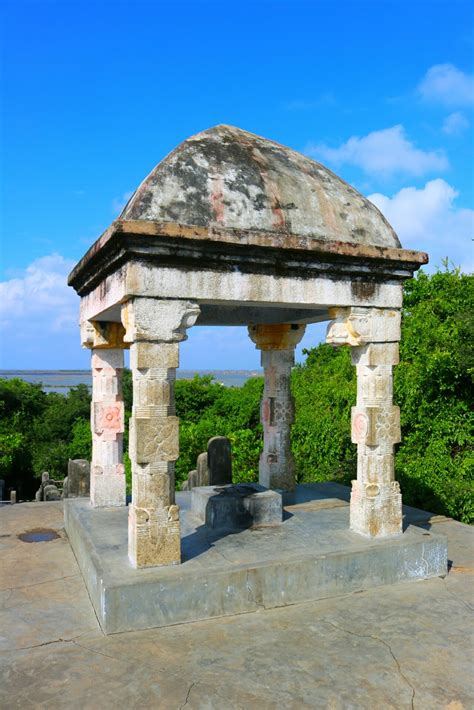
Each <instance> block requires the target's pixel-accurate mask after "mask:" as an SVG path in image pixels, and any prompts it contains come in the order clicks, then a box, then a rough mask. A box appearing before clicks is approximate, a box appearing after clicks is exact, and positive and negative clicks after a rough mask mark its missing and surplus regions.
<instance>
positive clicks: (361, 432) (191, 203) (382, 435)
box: [69, 126, 428, 568]
mask: <svg viewBox="0 0 474 710" xmlns="http://www.w3.org/2000/svg"><path fill="white" fill-rule="evenodd" d="M427 261H428V257H427V255H426V254H424V253H422V252H417V251H410V250H407V249H403V248H402V247H401V244H400V242H399V240H398V238H397V235H396V234H395V232H394V230H393V229H392V227H391V226H390V225H389V224H388V222H387V221H386V219H385V218H384V217H383V216H382V214H381V213H380V212H379V211H378V209H377V208H376V207H375V206H374V205H373V204H372V203H371V202H370V201H369V200H367V199H366V198H365V197H363V196H362V195H361V194H360V193H359V192H357V191H356V190H355V189H354V188H352V187H351V186H350V185H348V184H347V183H346V182H344V181H343V180H341V179H340V178H339V177H338V176H337V175H335V174H334V173H332V172H331V171H330V170H328V169H327V168H326V167H324V166H323V165H320V164H319V163H316V162H314V161H313V160H310V159H309V158H307V157H305V156H303V155H301V154H299V153H297V152H295V151H294V150H291V149H289V148H286V147H284V146H282V145H279V144H277V143H274V142H272V141H270V140H266V139H264V138H261V137H259V136H256V135H253V134H251V133H247V132H246V131H243V130H240V129H238V128H234V127H232V126H216V127H215V128H211V129H209V130H206V131H203V132H202V133H199V134H197V135H195V136H192V137H191V138H189V139H187V140H185V141H184V142H183V143H181V144H180V145H179V146H178V147H177V148H176V149H175V150H173V151H172V152H171V153H170V154H169V155H168V156H167V157H166V158H165V159H164V160H162V161H161V162H160V163H159V164H158V165H157V167H156V168H155V169H154V170H152V172H151V173H150V174H149V175H148V177H146V178H145V180H144V181H143V182H142V184H141V185H140V186H139V187H138V188H137V190H136V191H135V193H134V194H133V196H132V197H131V199H130V200H129V202H128V204H127V205H126V207H125V208H124V210H123V212H122V214H121V215H120V217H119V218H118V219H116V220H115V221H114V222H113V223H112V224H111V225H110V227H109V228H108V229H107V230H106V231H105V232H104V233H103V234H102V236H101V237H100V238H99V239H98V240H97V241H96V242H95V244H93V246H92V247H91V248H90V249H89V251H88V252H87V253H86V254H85V256H84V257H83V258H82V259H81V261H80V262H79V263H78V264H77V266H76V267H75V268H74V270H73V271H72V273H71V275H70V277H69V284H70V285H71V286H72V287H73V288H74V289H75V290H76V291H77V293H78V294H79V296H80V297H81V305H80V313H81V315H80V321H81V335H82V345H83V346H84V347H86V348H90V350H91V355H92V373H93V387H92V414H91V426H92V433H93V454H92V467H91V490H90V503H91V505H92V507H93V508H94V509H101V508H107V509H109V508H111V507H124V506H125V504H126V501H125V473H124V466H123V460H122V454H123V452H122V448H123V446H122V441H123V433H124V409H123V401H122V394H121V376H122V370H123V366H124V358H123V351H124V349H126V348H130V367H131V369H132V373H133V411H132V416H131V419H130V432H129V453H130V459H131V463H132V479H133V490H132V502H131V504H130V505H129V508H128V554H129V559H130V560H131V563H132V565H133V566H134V567H136V568H142V567H157V566H163V565H173V564H179V563H180V561H181V534H180V509H179V507H178V505H176V502H175V480H174V464H175V461H176V459H177V458H178V455H179V446H178V435H179V421H178V419H177V417H176V414H175V406H174V397H173V385H174V380H175V373H176V368H177V367H178V365H179V344H180V342H181V341H183V340H185V339H186V333H187V330H188V329H189V328H191V327H192V326H194V325H207V326H210V325H246V326H248V330H249V336H250V338H251V339H252V341H253V342H254V343H255V345H256V347H257V348H258V349H259V350H260V351H261V361H262V366H263V368H264V375H265V387H264V395H263V401H262V407H261V416H262V424H263V429H264V441H263V453H262V456H261V460H260V483H261V484H262V485H263V486H265V487H267V488H271V489H275V490H278V491H292V490H293V489H294V488H295V471H294V462H293V458H292V454H291V446H290V433H291V425H292V421H293V401H292V397H291V392H290V373H291V368H292V366H293V364H294V351H295V346H296V345H297V344H298V342H299V341H300V340H301V338H302V336H303V334H304V330H305V326H306V324H308V323H315V322H320V321H330V323H329V326H328V332H327V342H328V343H331V344H332V345H334V346H340V345H346V346H349V347H350V348H351V351H352V362H353V364H354V366H355V367H356V369H357V402H356V403H355V406H354V407H353V411H352V440H353V442H354V443H355V444H357V447H358V464H357V480H355V481H353V484H352V494H351V500H350V528H351V530H352V531H353V532H354V533H357V534H358V535H359V536H360V538H361V540H362V541H363V540H365V539H367V540H370V539H378V538H386V537H391V536H397V535H399V534H400V533H401V532H402V501H401V494H400V490H399V486H398V483H397V482H396V481H395V479H394V445H395V444H396V443H397V442H399V441H400V417H399V410H398V407H396V406H394V404H393V402H392V370H393V367H394V365H396V364H397V362H398V344H399V340H400V309H401V306H402V284H403V281H404V280H405V279H407V278H410V277H411V276H412V275H413V273H414V271H416V270H417V269H418V268H419V267H420V266H421V265H422V264H425V263H426V262H427Z"/></svg>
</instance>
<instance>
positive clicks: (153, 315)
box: [122, 298, 199, 567]
mask: <svg viewBox="0 0 474 710" xmlns="http://www.w3.org/2000/svg"><path fill="white" fill-rule="evenodd" d="M198 315H199V307H198V306H196V305H195V304H193V303H188V302H186V301H161V300H158V299H153V298H134V299H132V300H130V301H127V303H126V304H124V306H123V307H122V321H123V323H124V325H125V328H126V336H125V340H126V341H128V342H130V343H132V345H131V348H130V367H131V369H132V374H133V409H132V416H131V419H130V444H129V453H130V459H131V463H132V503H131V505H130V506H129V516H128V553H129V557H130V560H131V562H132V564H133V565H134V566H135V567H154V566H157V565H169V564H179V563H180V562H181V540H180V525H179V508H178V506H177V505H175V482H174V465H175V461H176V459H177V458H178V454H179V421H178V418H177V417H176V416H175V405H174V380H175V375H176V368H177V367H178V360H179V341H181V340H185V339H186V332H185V331H186V328H188V327H190V326H191V325H193V324H194V322H195V321H196V318H197V317H198Z"/></svg>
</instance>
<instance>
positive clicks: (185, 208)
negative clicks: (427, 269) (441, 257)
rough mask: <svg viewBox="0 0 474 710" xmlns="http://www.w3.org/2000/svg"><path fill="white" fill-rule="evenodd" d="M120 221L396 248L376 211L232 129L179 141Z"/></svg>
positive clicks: (313, 170) (326, 174) (275, 148)
mask: <svg viewBox="0 0 474 710" xmlns="http://www.w3.org/2000/svg"><path fill="white" fill-rule="evenodd" d="M120 219H121V220H138V221H140V220H143V221H153V222H161V223H167V222H171V223H179V224H181V225H187V226H196V227H202V228H212V227H214V228H216V227H218V228H220V229H233V230H245V231H248V232H252V231H258V232H269V233H275V234H279V235H282V234H283V235H284V234H293V235H297V236H304V237H314V238H315V239H319V240H327V241H334V240H336V241H342V242H350V243H353V244H364V245H373V246H381V247H400V242H399V240H398V237H397V235H396V234H395V232H394V230H393V229H392V228H391V226H390V225H389V224H388V222H387V221H386V219H385V218H384V217H383V215H382V214H381V213H380V212H379V210H378V209H377V208H376V207H375V205H373V204H372V203H371V202H370V201H369V200H367V199H366V198H365V197H364V196H363V195H361V194H360V193H359V192H357V190H355V189H354V188H353V187H351V186H350V185H348V184H347V183H346V182H344V180H341V178H339V177H338V176H337V175H335V174H334V173H333V172H331V171H330V170H328V169H327V168H326V167H324V166H323V165H321V164H320V163H317V162H315V161H314V160H311V159H310V158H307V157H306V156H304V155H301V153H297V152H296V151H294V150H291V149H290V148H286V147H285V146H282V145H280V144H278V143H274V142H273V141H269V140H266V139H265V138H260V137H259V136H256V135H254V134H253V133H248V132H247V131H242V130H241V129H239V128H235V127H233V126H216V127H215V128H209V129H208V130H206V131H203V132H202V133H198V134H197V135H195V136H192V137H191V138H188V139H187V140H185V141H184V142H183V143H181V144H180V145H179V146H178V147H177V148H175V150H173V151H172V152H171V153H170V154H169V155H168V156H167V157H166V158H165V159H164V160H162V161H161V163H159V164H158V165H157V166H156V168H155V169H154V170H152V172H151V173H150V174H149V175H148V177H147V178H146V179H145V180H144V181H143V183H142V184H141V185H140V187H139V188H138V189H137V190H136V192H135V193H134V195H133V196H132V198H131V199H130V200H129V202H128V204H127V205H126V207H125V209H124V210H123V212H122V214H121V215H120Z"/></svg>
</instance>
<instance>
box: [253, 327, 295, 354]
mask: <svg viewBox="0 0 474 710" xmlns="http://www.w3.org/2000/svg"><path fill="white" fill-rule="evenodd" d="M305 329H306V326H305V325H298V324H296V323H276V324H273V325H249V327H248V331H249V336H250V339H251V340H252V341H253V342H254V343H255V346H256V347H257V348H258V349H259V350H294V348H295V347H296V346H297V345H298V343H299V342H300V340H301V338H302V337H303V335H304V332H305Z"/></svg>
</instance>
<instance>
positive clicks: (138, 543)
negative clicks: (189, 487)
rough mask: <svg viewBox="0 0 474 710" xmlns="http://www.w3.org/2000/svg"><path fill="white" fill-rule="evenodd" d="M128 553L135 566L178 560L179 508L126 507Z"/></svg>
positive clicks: (179, 545) (171, 563) (174, 562)
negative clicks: (147, 508) (127, 509)
mask: <svg viewBox="0 0 474 710" xmlns="http://www.w3.org/2000/svg"><path fill="white" fill-rule="evenodd" d="M128 556H129V559H130V562H131V563H132V565H133V566H134V567H162V566H165V565H179V564H180V563H181V536H180V524H179V508H178V506H177V505H170V506H169V507H168V508H163V509H161V510H159V511H156V510H155V511H149V510H145V509H143V508H135V507H134V506H133V505H131V506H130V507H129V513H128Z"/></svg>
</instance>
